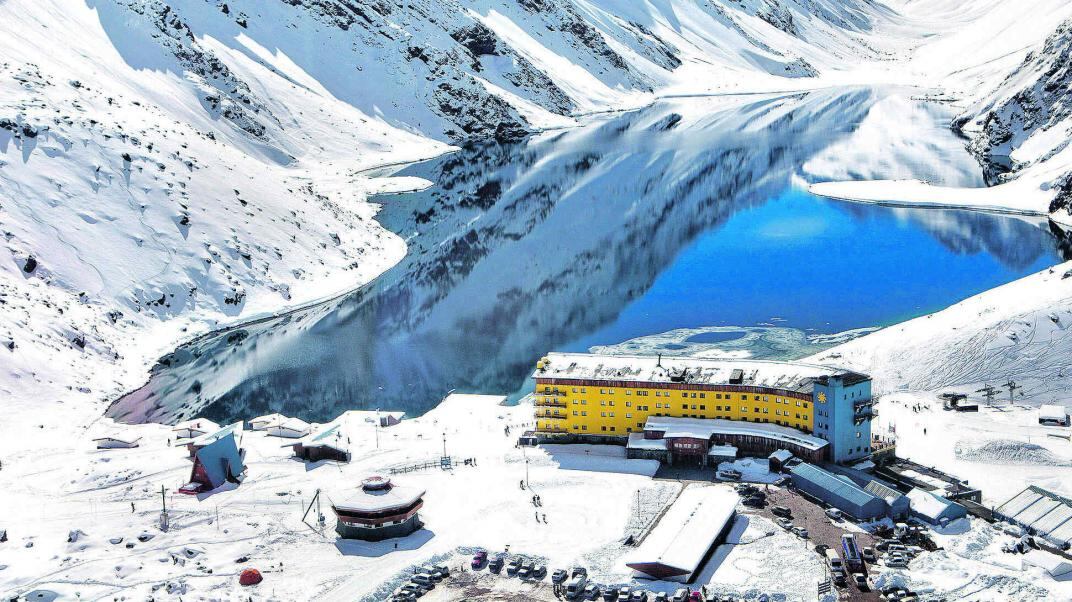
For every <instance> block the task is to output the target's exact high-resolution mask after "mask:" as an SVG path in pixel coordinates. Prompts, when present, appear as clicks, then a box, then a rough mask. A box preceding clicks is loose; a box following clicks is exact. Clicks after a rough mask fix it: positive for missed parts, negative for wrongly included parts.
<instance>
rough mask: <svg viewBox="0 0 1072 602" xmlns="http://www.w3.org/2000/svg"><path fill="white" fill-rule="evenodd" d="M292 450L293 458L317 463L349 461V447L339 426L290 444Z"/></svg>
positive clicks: (322, 430)
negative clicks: (323, 461)
mask: <svg viewBox="0 0 1072 602" xmlns="http://www.w3.org/2000/svg"><path fill="white" fill-rule="evenodd" d="M290 447H292V448H293V449H294V456H295V457H298V458H301V459H303V460H307V461H309V462H317V461H320V460H335V461H336V462H349V461H350V446H349V442H348V440H347V438H346V436H345V435H343V433H342V430H341V429H340V428H339V425H337V424H336V425H334V426H332V427H331V428H325V429H321V430H320V431H319V432H317V433H313V434H312V435H308V436H306V437H303V438H302V439H301V440H299V441H298V442H296V443H293V444H290Z"/></svg>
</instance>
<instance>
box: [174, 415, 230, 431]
mask: <svg viewBox="0 0 1072 602" xmlns="http://www.w3.org/2000/svg"><path fill="white" fill-rule="evenodd" d="M219 428H220V425H218V424H216V423H215V422H212V421H211V420H209V419H207V418H194V419H192V420H186V421H184V422H180V423H178V424H176V425H175V426H173V427H171V430H172V432H177V431H186V430H189V431H193V432H198V433H211V432H212V431H216V430H219Z"/></svg>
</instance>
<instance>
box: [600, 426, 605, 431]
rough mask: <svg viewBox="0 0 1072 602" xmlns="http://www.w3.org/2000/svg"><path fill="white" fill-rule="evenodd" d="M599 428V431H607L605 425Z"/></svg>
mask: <svg viewBox="0 0 1072 602" xmlns="http://www.w3.org/2000/svg"><path fill="white" fill-rule="evenodd" d="M599 428H600V430H603V431H606V430H607V426H606V425H603V426H601V427H599Z"/></svg>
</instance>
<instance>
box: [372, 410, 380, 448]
mask: <svg viewBox="0 0 1072 602" xmlns="http://www.w3.org/2000/svg"><path fill="white" fill-rule="evenodd" d="M372 428H373V429H374V430H375V431H376V449H380V408H376V422H374V423H373V424H372Z"/></svg>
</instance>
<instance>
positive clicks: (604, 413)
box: [599, 412, 607, 418]
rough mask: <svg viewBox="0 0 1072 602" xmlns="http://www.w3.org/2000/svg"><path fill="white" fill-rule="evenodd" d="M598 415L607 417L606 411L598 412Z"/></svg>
mask: <svg viewBox="0 0 1072 602" xmlns="http://www.w3.org/2000/svg"><path fill="white" fill-rule="evenodd" d="M599 415H600V417H602V418H606V417H607V413H606V412H600V413H599Z"/></svg>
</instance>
